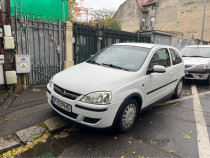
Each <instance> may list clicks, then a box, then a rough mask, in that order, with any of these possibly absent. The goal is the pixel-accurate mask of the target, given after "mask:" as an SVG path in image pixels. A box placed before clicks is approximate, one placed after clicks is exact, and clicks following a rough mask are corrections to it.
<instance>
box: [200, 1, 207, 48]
mask: <svg viewBox="0 0 210 158" xmlns="http://www.w3.org/2000/svg"><path fill="white" fill-rule="evenodd" d="M205 18H206V0H204V10H203V26H202V32H201V45H203V33H204V25H205Z"/></svg>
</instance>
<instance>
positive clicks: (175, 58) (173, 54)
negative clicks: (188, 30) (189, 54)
mask: <svg viewBox="0 0 210 158" xmlns="http://www.w3.org/2000/svg"><path fill="white" fill-rule="evenodd" d="M170 52H171V58H172V63H173V65H176V64H179V63H181V62H182V59H181V57H180V55H178V53H177V52H176V51H175V50H174V49H171V48H170Z"/></svg>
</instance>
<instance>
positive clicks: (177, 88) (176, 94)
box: [173, 79, 183, 98]
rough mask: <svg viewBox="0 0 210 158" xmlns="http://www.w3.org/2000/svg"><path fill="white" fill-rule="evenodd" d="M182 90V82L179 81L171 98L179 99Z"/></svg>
mask: <svg viewBox="0 0 210 158" xmlns="http://www.w3.org/2000/svg"><path fill="white" fill-rule="evenodd" d="M182 89H183V80H182V79H181V80H180V81H179V82H178V84H177V86H176V89H175V93H174V95H173V98H179V97H180V95H181V94H182Z"/></svg>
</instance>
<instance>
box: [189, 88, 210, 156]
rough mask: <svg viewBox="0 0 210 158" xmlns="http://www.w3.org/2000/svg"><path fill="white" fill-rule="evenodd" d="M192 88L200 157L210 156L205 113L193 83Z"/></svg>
mask: <svg viewBox="0 0 210 158" xmlns="http://www.w3.org/2000/svg"><path fill="white" fill-rule="evenodd" d="M191 89H192V96H193V106H194V114H195V121H196V127H197V142H198V152H199V157H200V158H209V157H210V143H209V135H208V131H207V126H206V121H205V118H204V115H203V110H202V107H201V104H200V99H199V94H198V91H197V88H196V86H195V85H192V86H191Z"/></svg>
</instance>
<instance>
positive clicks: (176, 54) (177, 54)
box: [169, 48, 182, 65]
mask: <svg viewBox="0 0 210 158" xmlns="http://www.w3.org/2000/svg"><path fill="white" fill-rule="evenodd" d="M171 50H172V51H173V52H174V53H175V56H177V57H178V58H179V59H180V62H179V63H176V64H174V63H173V56H172V51H171ZM169 52H170V56H171V64H172V65H178V64H181V63H182V58H181V56H180V54H179V53H178V52H177V51H176V50H175V49H173V48H169Z"/></svg>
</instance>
